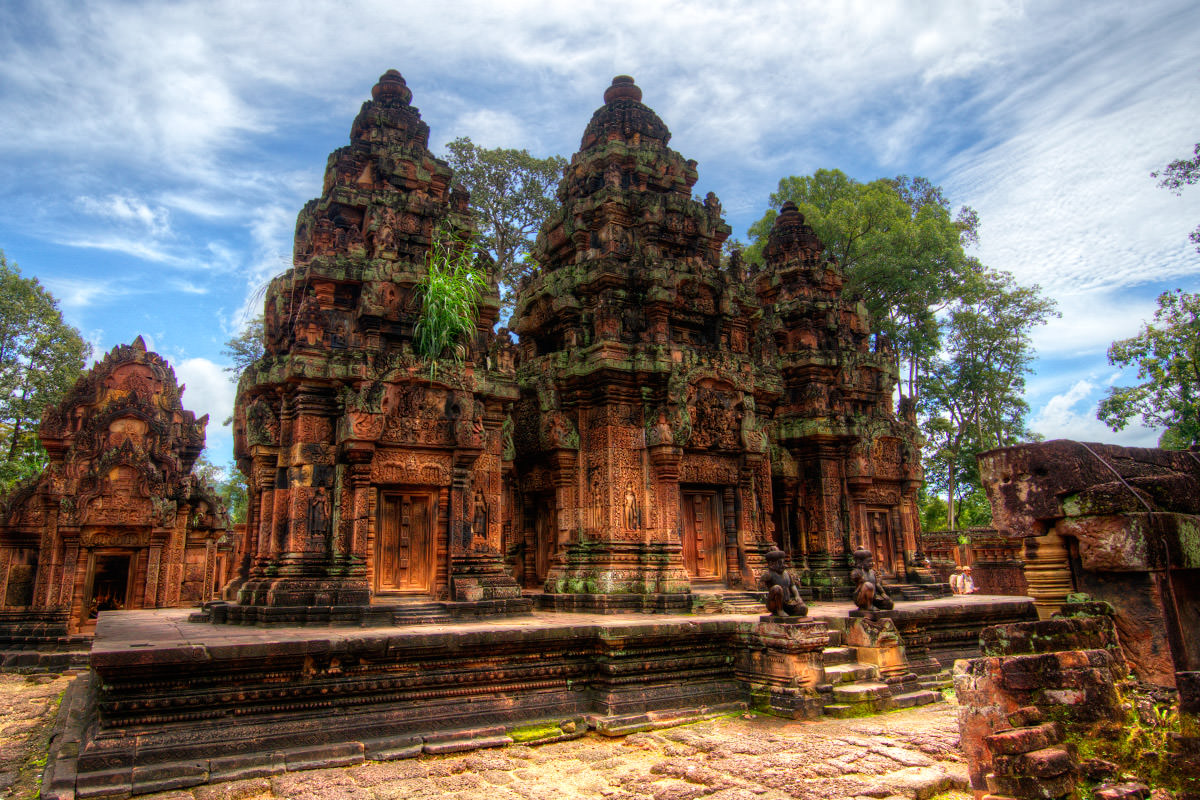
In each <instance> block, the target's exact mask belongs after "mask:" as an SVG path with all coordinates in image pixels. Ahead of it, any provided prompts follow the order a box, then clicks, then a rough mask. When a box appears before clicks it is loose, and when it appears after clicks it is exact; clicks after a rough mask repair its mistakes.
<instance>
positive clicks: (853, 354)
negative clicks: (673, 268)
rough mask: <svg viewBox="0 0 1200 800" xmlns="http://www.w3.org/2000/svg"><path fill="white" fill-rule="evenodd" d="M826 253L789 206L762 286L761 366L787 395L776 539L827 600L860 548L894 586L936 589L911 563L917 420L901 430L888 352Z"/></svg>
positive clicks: (780, 409)
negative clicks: (910, 584) (778, 380)
mask: <svg viewBox="0 0 1200 800" xmlns="http://www.w3.org/2000/svg"><path fill="white" fill-rule="evenodd" d="M823 249H824V245H823V244H822V243H821V240H820V239H819V238H817V236H816V234H815V233H814V232H813V229H812V228H811V227H809V226H808V225H806V224H805V223H804V217H803V215H801V214H800V212H799V211H797V210H796V206H795V205H793V204H791V203H786V204H785V205H784V207H783V209H782V211H781V212H780V214H779V216H778V217H776V219H775V224H774V226H773V227H772V229H771V233H770V235H769V236H768V239H767V244H766V247H765V248H764V250H763V256H764V261H765V266H764V268H763V269H762V270H761V271H760V272H758V273H757V274H755V275H754V276H753V282H754V286H755V291H756V293H757V295H758V299H759V302H760V303H761V304H762V308H763V312H764V315H763V320H762V322H761V324H760V326H759V339H758V342H757V344H758V346H759V348H760V356H761V362H762V363H763V364H764V365H771V366H772V367H773V368H775V369H778V370H779V373H780V375H781V377H782V381H783V386H784V391H783V394H782V396H781V398H780V400H779V403H778V405H777V406H776V407H775V408H774V409H773V420H772V425H771V438H772V442H773V443H775V444H777V448H776V450H775V458H774V460H773V463H772V466H773V468H774V492H773V495H774V502H775V508H776V517H775V520H776V528H777V530H776V536H777V538H778V541H779V543H780V545H781V546H782V547H783V549H784V550H785V551H786V552H787V553H789V554H790V555H791V557H792V562H793V564H794V565H795V566H796V567H797V568H802V569H803V570H804V572H805V574H806V575H807V576H808V580H809V583H810V584H811V585H812V586H814V588H817V589H818V593H822V594H823V593H824V590H823V589H822V588H821V587H829V588H830V589H831V590H832V589H833V588H834V587H837V586H839V585H841V584H842V583H843V578H844V577H845V566H846V555H847V554H849V553H851V552H853V550H854V549H855V547H856V546H858V545H859V544H860V543H861V544H863V545H865V546H866V547H867V548H868V549H870V550H871V551H872V552H873V553H874V555H875V560H876V564H877V567H878V568H879V569H881V570H882V571H883V572H884V573H885V574H887V575H888V576H889V577H891V578H893V579H894V580H898V581H901V582H904V581H914V582H929V581H930V580H931V576H930V575H928V574H920V573H918V572H917V570H921V571H922V572H923V573H924V572H927V571H925V570H924V569H923V567H921V566H918V565H914V563H913V556H914V554H915V553H916V551H917V549H918V548H917V536H918V534H919V532H920V527H919V522H918V517H917V508H916V493H917V489H918V488H919V487H920V485H921V481H922V478H923V472H922V469H921V461H920V453H919V451H918V449H917V445H916V441H917V431H916V424H915V419H914V418H912V415H911V414H909V415H907V416H906V418H905V419H901V420H898V419H896V417H895V414H894V413H893V411H892V392H893V389H894V388H895V385H896V376H895V371H894V370H895V367H894V366H893V364H894V361H893V357H892V355H891V353H890V352H889V351H888V347H887V343H886V341H885V340H884V339H883V337H882V336H872V335H871V332H870V329H869V327H868V323H867V315H866V311H865V309H864V308H862V306H860V305H858V304H855V303H852V302H850V301H849V300H848V299H847V298H846V297H845V296H844V295H843V291H842V282H843V276H842V271H841V267H840V266H839V265H838V264H837V262H836V261H833V260H832V259H829V260H826V259H823V258H822V257H821V253H822V250H823ZM908 405H909V404H906V408H907V407H908ZM909 410H910V411H911V409H909ZM918 576H919V577H918Z"/></svg>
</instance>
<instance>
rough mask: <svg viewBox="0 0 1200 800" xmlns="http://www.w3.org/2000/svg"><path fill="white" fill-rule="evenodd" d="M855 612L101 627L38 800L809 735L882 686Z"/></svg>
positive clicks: (1018, 612) (176, 613) (944, 602)
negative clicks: (684, 736) (369, 766)
mask: <svg viewBox="0 0 1200 800" xmlns="http://www.w3.org/2000/svg"><path fill="white" fill-rule="evenodd" d="M844 605H845V606H847V607H843V604H836V603H828V604H827V603H817V604H814V607H813V608H812V611H811V615H810V619H809V620H808V621H805V622H801V623H798V624H795V625H780V624H778V623H774V622H761V621H760V618H759V617H760V615H759V614H722V615H712V616H695V615H688V616H684V615H652V616H647V615H645V614H630V615H599V614H597V615H587V614H561V613H547V612H538V611H535V612H533V613H532V614H530V615H527V616H518V617H509V618H499V619H491V620H488V621H486V622H484V621H479V622H475V621H462V622H456V623H452V624H436V623H435V624H425V625H408V626H395V627H374V628H353V627H328V628H324V629H318V628H313V627H296V628H286V627H250V626H242V625H212V624H205V623H197V622H189V621H188V617H189V615H190V613H191V612H190V611H188V610H186V609H166V610H157V611H125V612H116V613H104V614H102V615H101V618H100V621H99V624H98V626H97V631H96V638H95V642H94V644H93V649H92V672H91V674H90V675H89V676H87V677H86V680H81V681H80V682H79V686H77V687H76V688H75V689H74V690H73V692H72V693H71V694H69V696H68V697H67V698H66V699H65V700H64V705H63V708H64V714H63V718H64V719H65V720H66V722H64V727H63V728H62V730H61V731H60V733H59V735H58V736H57V737H56V741H55V745H54V752H53V755H52V758H51V763H50V765H49V768H48V771H47V776H46V783H45V788H44V793H43V796H46V797H60V798H65V797H72V796H77V797H94V796H105V795H122V794H126V795H127V794H130V793H135V794H136V793H145V792H152V791H161V790H165V789H169V788H175V787H183V786H191V785H197V784H201V783H206V782H210V781H219V780H227V779H236V778H245V777H251V776H258V775H269V774H276V773H279V772H283V771H291V770H298V769H308V768H313V767H319V766H331V765H336V764H341V763H356V762H358V761H362V760H364V759H369V760H389V759H394V758H403V757H411V756H415V755H418V754H420V753H422V752H425V753H438V752H450V751H453V750H461V749H470V748H477V747H487V746H495V745H498V744H504V743H507V742H510V741H513V740H514V738H521V739H527V738H528V736H527V735H526V734H527V733H528V731H529V730H531V729H532V728H536V729H537V733H538V735H537V737H535V738H537V739H539V740H553V739H556V738H563V737H570V736H574V735H580V734H582V733H583V732H584V731H586V730H588V729H592V730H596V731H599V732H601V733H608V734H613V735H620V734H625V733H630V732H633V731H637V730H645V729H648V728H654V727H660V726H662V725H669V724H677V723H679V722H682V721H687V720H694V719H699V718H703V717H705V716H707V715H712V714H719V713H727V712H730V711H735V710H739V709H745V708H747V707H750V706H754V707H759V708H761V709H762V710H765V711H769V712H772V713H776V714H781V715H784V716H792V717H797V718H803V717H811V716H815V715H818V714H820V713H822V708H823V706H826V705H839V706H844V705H846V702H844V700H845V697H843V695H845V696H849V695H850V694H853V693H854V690H853V688H852V687H851V686H850V685H849V684H850V683H852V682H853V680H852V679H861V680H864V681H866V680H870V679H872V677H873V676H874V677H875V678H878V674H877V673H876V674H873V675H872V674H867V673H869V672H870V670H869V669H868V670H867V673H864V674H863V675H859V674H858V673H859V672H860V670H859V669H858V668H857V667H854V666H853V665H848V664H846V658H845V657H846V656H848V655H850V653H849V652H844V653H843V652H838V651H846V650H847V648H844V647H838V645H841V640H840V636H839V634H838V632H837V628H836V625H831V624H830V622H836V621H837V620H839V619H844V618H845V616H846V613H847V612H848V611H849V607H848V605H849V604H844ZM976 606H980V607H982V606H986V607H989V608H990V609H991V612H992V613H993V614H998V615H1000V616H1002V617H1005V618H1011V617H1017V618H1020V617H1021V616H1023V615H1025V614H1026V613H1027V610H1028V612H1029V613H1031V612H1032V605H1031V602H1030V601H1029V600H1028V599H1027V598H977V597H974V598H967V599H962V598H956V599H953V600H951V599H939V600H932V601H924V602H921V603H906V604H903V609H904V610H908V611H917V610H918V607H920V608H922V609H927V611H925V612H924V613H928V614H931V615H933V616H934V617H948V618H953V617H955V616H958V615H962V614H963V612H964V609H967V608H970V607H976ZM833 656H838V657H837V658H834V657H833ZM835 665H836V666H837V668H836V669H835V668H834V667H835ZM827 670H828V672H827ZM881 685H884V684H881ZM885 691H890V690H885V689H883V688H877V687H876V688H873V689H872V690H871V696H870V699H871V702H870V703H865V704H863V705H862V706H861V709H862V710H863V711H864V712H869V711H877V710H886V709H888V708H893V707H896V706H897V705H899V704H900V703H899V702H896V703H888V702H886V700H887V697H886V696H885ZM838 692H841V694H840V695H839V694H838ZM839 698H841V699H842V701H843V702H838V699H839ZM928 699H935V698H933V697H930V698H928ZM912 700H913V702H917V699H916V698H912ZM903 702H907V701H903ZM829 713H833V712H832V711H830V712H829ZM76 754H78V755H77V757H76Z"/></svg>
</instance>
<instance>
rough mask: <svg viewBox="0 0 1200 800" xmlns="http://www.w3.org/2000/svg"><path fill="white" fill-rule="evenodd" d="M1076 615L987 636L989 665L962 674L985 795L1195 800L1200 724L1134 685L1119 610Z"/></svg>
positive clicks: (971, 755)
mask: <svg viewBox="0 0 1200 800" xmlns="http://www.w3.org/2000/svg"><path fill="white" fill-rule="evenodd" d="M1066 609H1067V611H1066V613H1067V614H1069V616H1055V617H1052V618H1050V619H1046V620H1040V621H1037V622H1025V623H1017V624H1012V625H999V626H995V627H991V628H986V629H985V630H984V632H983V634H982V636H981V645H982V648H983V652H984V657H982V658H977V659H973V660H970V661H960V662H959V663H958V664H957V665H956V667H955V680H954V683H955V691H956V695H957V698H958V702H959V704H960V706H961V708H960V711H959V726H960V732H961V744H962V748H963V753H964V755H965V756H966V757H967V761H968V765H969V771H970V775H971V781H972V785H973V786H974V788H975V789H977V790H980V791H982V790H987V791H990V792H991V793H992V794H993V795H1001V796H1007V797H1018V798H1059V797H1067V796H1070V795H1072V794H1073V793H1074V792H1075V791H1076V790H1077V789H1079V790H1083V791H1084V792H1085V793H1087V794H1091V795H1092V796H1096V797H1123V796H1135V795H1129V794H1112V793H1111V792H1112V791H1118V789H1114V788H1112V786H1113V785H1114V784H1121V783H1126V784H1130V785H1131V786H1132V784H1135V783H1136V784H1143V786H1142V788H1136V787H1134V788H1131V787H1126V789H1127V790H1128V791H1137V792H1141V795H1140V796H1142V797H1145V796H1147V795H1148V794H1149V790H1150V789H1151V788H1162V789H1168V790H1173V791H1176V792H1179V791H1183V792H1184V794H1182V795H1180V796H1184V797H1191V796H1193V794H1194V793H1195V792H1196V791H1197V790H1200V782H1198V781H1200V769H1197V761H1196V759H1195V758H1194V756H1192V755H1191V753H1192V752H1193V751H1194V750H1195V747H1196V743H1197V742H1196V739H1195V738H1194V731H1193V733H1191V734H1190V735H1189V734H1188V731H1189V729H1190V728H1192V727H1193V726H1194V724H1195V720H1194V718H1192V717H1191V716H1190V715H1188V714H1187V713H1186V712H1184V711H1182V710H1181V709H1180V707H1179V704H1178V702H1177V699H1176V695H1175V693H1174V692H1171V691H1169V690H1167V691H1164V690H1161V689H1156V688H1155V687H1153V685H1150V684H1139V683H1137V682H1135V681H1131V680H1129V679H1128V678H1127V676H1128V670H1129V667H1128V664H1127V663H1126V661H1125V656H1124V652H1123V650H1122V647H1121V645H1120V639H1119V635H1118V632H1117V628H1116V626H1115V625H1114V622H1113V609H1112V607H1111V606H1109V605H1108V604H1106V603H1102V602H1095V601H1076V602H1071V603H1068V604H1066ZM1105 787H1108V788H1105ZM1126 789H1122V790H1120V791H1125V790H1126ZM1104 792H1110V793H1109V794H1105V793H1104ZM1189 792H1191V793H1193V794H1188V793H1189Z"/></svg>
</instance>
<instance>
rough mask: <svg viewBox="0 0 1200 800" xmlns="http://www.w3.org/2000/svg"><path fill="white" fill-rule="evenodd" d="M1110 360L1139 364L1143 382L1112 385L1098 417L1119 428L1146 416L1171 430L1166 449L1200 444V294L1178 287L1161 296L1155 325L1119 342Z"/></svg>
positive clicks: (1151, 422)
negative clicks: (1189, 292)
mask: <svg viewBox="0 0 1200 800" xmlns="http://www.w3.org/2000/svg"><path fill="white" fill-rule="evenodd" d="M1108 361H1109V363H1110V364H1113V365H1115V366H1119V367H1127V366H1129V365H1131V364H1137V368H1138V374H1137V376H1138V380H1140V381H1142V382H1141V383H1139V384H1136V385H1134V386H1114V387H1111V388H1110V389H1109V390H1108V396H1107V397H1105V398H1104V399H1103V400H1101V401H1100V408H1099V410H1098V411H1097V414H1096V416H1097V417H1099V418H1100V419H1101V420H1102V421H1103V422H1104V423H1105V424H1106V425H1108V426H1109V427H1110V428H1112V429H1113V430H1114V431H1119V430H1121V429H1123V428H1124V427H1125V426H1126V425H1127V424H1129V421H1130V420H1131V419H1133V418H1135V417H1140V418H1141V419H1142V421H1143V422H1145V423H1146V424H1147V425H1149V426H1150V427H1152V428H1163V429H1165V430H1164V432H1163V434H1162V436H1161V437H1160V439H1159V446H1160V447H1167V448H1177V449H1182V448H1186V447H1190V446H1191V445H1195V444H1200V294H1188V293H1187V292H1184V291H1182V290H1180V289H1176V290H1175V291H1174V292H1164V293H1163V294H1161V295H1159V297H1158V309H1157V310H1156V311H1155V312H1154V323H1153V324H1152V325H1151V324H1147V325H1143V326H1142V332H1141V333H1139V334H1138V335H1137V336H1134V337H1132V338H1129V339H1121V340H1120V341H1116V342H1113V343H1112V346H1111V347H1109V348H1108Z"/></svg>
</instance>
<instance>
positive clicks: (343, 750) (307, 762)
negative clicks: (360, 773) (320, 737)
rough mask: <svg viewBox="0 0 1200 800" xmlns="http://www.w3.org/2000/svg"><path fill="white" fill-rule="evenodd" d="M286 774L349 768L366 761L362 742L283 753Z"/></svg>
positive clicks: (304, 748)
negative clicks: (304, 770) (308, 770)
mask: <svg viewBox="0 0 1200 800" xmlns="http://www.w3.org/2000/svg"><path fill="white" fill-rule="evenodd" d="M283 756H284V761H285V763H286V764H287V769H288V772H294V771H296V770H302V769H325V768H327V767H349V766H353V765H355V764H361V763H362V762H363V761H365V760H366V755H365V748H364V747H363V743H362V742H342V743H340V744H327V745H317V746H315V747H298V748H296V749H294V750H286V751H284V754H283Z"/></svg>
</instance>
